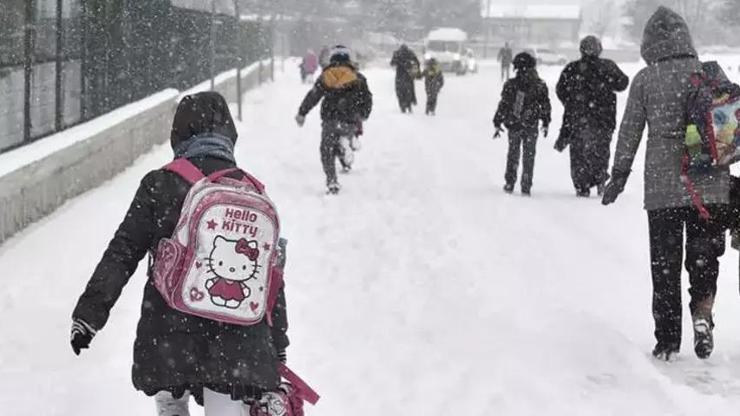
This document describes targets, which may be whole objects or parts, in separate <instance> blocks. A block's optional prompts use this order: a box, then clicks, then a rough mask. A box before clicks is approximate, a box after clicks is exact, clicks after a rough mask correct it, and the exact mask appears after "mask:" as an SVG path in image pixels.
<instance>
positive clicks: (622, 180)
mask: <svg viewBox="0 0 740 416" xmlns="http://www.w3.org/2000/svg"><path fill="white" fill-rule="evenodd" d="M629 176H630V172H629V171H628V172H620V171H616V170H615V171H613V172H612V179H611V180H610V181H609V183H607V184H606V188H605V189H604V197H603V198H602V200H601V203H602V204H604V205H609V204H611V203H614V201H616V200H617V198H618V197H619V194H621V193H622V192H623V191H624V186H625V185H627V178H629Z"/></svg>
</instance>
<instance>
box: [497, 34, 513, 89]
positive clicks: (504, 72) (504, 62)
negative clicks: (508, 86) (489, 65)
mask: <svg viewBox="0 0 740 416" xmlns="http://www.w3.org/2000/svg"><path fill="white" fill-rule="evenodd" d="M513 55H514V53H513V52H512V51H511V47H510V46H509V42H506V43H505V44H504V47H503V48H501V49H500V50H499V51H498V61H499V63H500V64H501V81H507V80H508V79H509V78H510V73H511V60H512V57H513Z"/></svg>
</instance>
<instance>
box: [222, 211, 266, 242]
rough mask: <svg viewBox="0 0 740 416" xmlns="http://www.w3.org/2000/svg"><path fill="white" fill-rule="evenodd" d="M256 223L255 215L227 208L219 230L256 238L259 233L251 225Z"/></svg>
mask: <svg viewBox="0 0 740 416" xmlns="http://www.w3.org/2000/svg"><path fill="white" fill-rule="evenodd" d="M256 221H257V214H255V213H254V212H251V211H249V210H243V209H231V208H227V209H226V213H225V215H224V220H223V224H222V225H221V228H222V229H223V230H225V231H229V232H235V233H241V234H245V235H249V236H251V237H252V238H256V237H257V234H258V233H259V227H257V226H255V225H253V223H255V222H256ZM250 223H252V224H250Z"/></svg>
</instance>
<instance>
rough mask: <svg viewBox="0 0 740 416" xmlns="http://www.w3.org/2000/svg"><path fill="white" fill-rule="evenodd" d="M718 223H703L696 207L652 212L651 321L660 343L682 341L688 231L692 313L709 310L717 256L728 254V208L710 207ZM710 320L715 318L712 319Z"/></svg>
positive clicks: (711, 301)
mask: <svg viewBox="0 0 740 416" xmlns="http://www.w3.org/2000/svg"><path fill="white" fill-rule="evenodd" d="M708 209H709V210H710V212H711V213H712V215H713V216H714V217H715V218H716V219H715V220H710V221H706V220H703V219H702V218H701V217H700V216H699V213H698V211H697V210H696V209H695V208H693V207H685V208H670V209H659V210H653V211H648V223H649V227H650V261H651V268H652V277H653V318H654V319H655V338H656V339H657V341H658V342H662V343H669V344H675V345H680V343H681V310H682V308H681V262H682V260H683V248H684V229H685V230H686V262H685V266H686V270H687V271H688V272H689V285H690V287H689V294H690V296H691V302H690V303H689V307H690V310H691V313H692V315H693V314H695V313H696V312H697V311H704V312H706V309H707V308H708V310H709V311H710V312H711V308H712V306H713V303H714V296H715V294H716V293H717V276H718V275H719V257H720V256H722V255H723V254H724V252H725V224H724V221H722V220H721V218H722V217H723V216H724V215H726V213H727V210H726V207H725V206H721V205H714V206H710V207H708ZM710 316H711V315H710Z"/></svg>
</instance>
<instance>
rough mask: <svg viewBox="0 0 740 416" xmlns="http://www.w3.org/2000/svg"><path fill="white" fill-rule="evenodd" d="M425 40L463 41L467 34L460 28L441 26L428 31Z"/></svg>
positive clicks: (466, 38)
mask: <svg viewBox="0 0 740 416" xmlns="http://www.w3.org/2000/svg"><path fill="white" fill-rule="evenodd" d="M427 40H442V41H454V42H465V41H466V40H468V34H467V33H465V32H464V31H462V30H460V29H455V28H451V27H443V28H440V29H436V30H432V31H431V32H429V36H427Z"/></svg>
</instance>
